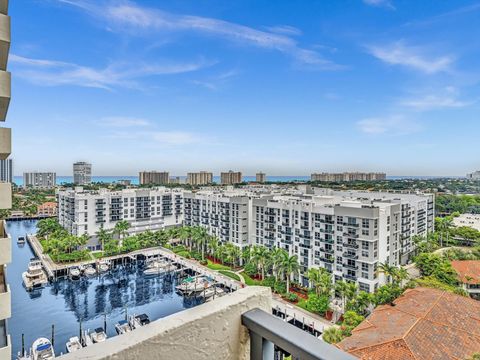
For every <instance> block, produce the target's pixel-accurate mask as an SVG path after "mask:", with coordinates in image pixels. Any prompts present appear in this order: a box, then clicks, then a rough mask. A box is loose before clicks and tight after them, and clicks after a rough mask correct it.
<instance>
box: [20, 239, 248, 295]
mask: <svg viewBox="0 0 480 360" xmlns="http://www.w3.org/2000/svg"><path fill="white" fill-rule="evenodd" d="M26 239H27V243H28V244H29V245H30V247H31V249H32V251H33V253H34V254H35V256H36V257H37V258H38V259H39V260H40V261H41V262H42V265H43V267H44V269H45V271H46V272H47V275H48V278H49V279H50V280H53V279H56V278H58V277H62V276H67V275H68V272H69V269H70V268H72V267H80V266H88V265H94V264H96V263H97V262H98V261H108V262H110V263H111V264H114V265H115V264H117V265H118V264H130V263H136V262H137V261H138V260H139V258H140V259H142V260H143V259H146V258H158V259H164V260H167V261H169V262H170V263H171V264H172V265H175V266H177V270H174V271H173V273H177V274H183V273H186V274H187V275H194V274H197V275H205V276H208V277H209V278H211V279H213V280H214V282H215V283H216V284H218V285H223V286H225V287H227V288H229V289H231V290H237V289H239V288H241V287H243V286H244V285H243V284H241V283H240V282H238V281H235V280H233V279H231V278H229V277H226V276H224V275H222V274H219V273H216V272H214V271H212V270H210V269H208V268H207V267H205V266H202V265H200V264H199V263H198V262H196V261H193V260H189V259H185V258H182V257H180V256H178V255H176V254H175V253H174V252H172V251H170V250H167V249H163V248H159V247H155V248H147V249H140V250H136V251H133V252H130V253H126V254H118V255H114V256H106V257H103V258H102V259H90V260H85V261H80V262H72V263H68V264H57V263H55V262H54V261H53V260H52V259H51V258H50V256H49V255H48V254H44V253H43V248H42V245H41V244H40V242H39V240H38V239H37V237H36V236H35V235H34V234H27V235H26ZM189 273H190V274H189Z"/></svg>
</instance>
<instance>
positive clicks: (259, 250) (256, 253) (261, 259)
mask: <svg viewBox="0 0 480 360" xmlns="http://www.w3.org/2000/svg"><path fill="white" fill-rule="evenodd" d="M269 255H270V254H269V251H268V249H267V248H266V247H264V246H254V247H253V260H254V261H255V263H256V264H257V266H258V267H259V268H260V270H261V273H262V280H264V279H265V268H266V265H267V263H268V258H269Z"/></svg>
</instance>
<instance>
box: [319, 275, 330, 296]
mask: <svg viewBox="0 0 480 360" xmlns="http://www.w3.org/2000/svg"><path fill="white" fill-rule="evenodd" d="M319 272H320V279H319V280H320V281H319V284H318V287H319V291H320V295H327V296H328V297H330V296H331V293H332V290H333V283H332V275H331V274H330V273H329V272H328V271H327V270H326V269H324V268H320V269H319Z"/></svg>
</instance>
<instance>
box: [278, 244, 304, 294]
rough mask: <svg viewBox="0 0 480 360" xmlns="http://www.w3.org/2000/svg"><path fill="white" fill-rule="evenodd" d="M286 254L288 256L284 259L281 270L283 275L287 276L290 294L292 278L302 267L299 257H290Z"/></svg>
mask: <svg viewBox="0 0 480 360" xmlns="http://www.w3.org/2000/svg"><path fill="white" fill-rule="evenodd" d="M285 254H286V256H284V257H283V260H282V263H281V265H280V268H281V269H282V273H283V274H285V276H286V280H287V293H288V292H289V291H290V278H291V276H292V275H293V274H294V273H295V272H297V271H298V269H299V268H300V265H299V264H298V257H297V255H293V256H289V255H288V254H287V253H286V252H285Z"/></svg>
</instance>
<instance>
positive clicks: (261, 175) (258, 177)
mask: <svg viewBox="0 0 480 360" xmlns="http://www.w3.org/2000/svg"><path fill="white" fill-rule="evenodd" d="M266 180H267V176H266V175H265V173H263V172H258V173H257V174H256V175H255V181H256V182H257V183H264V182H265V181H266Z"/></svg>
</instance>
